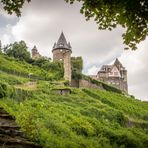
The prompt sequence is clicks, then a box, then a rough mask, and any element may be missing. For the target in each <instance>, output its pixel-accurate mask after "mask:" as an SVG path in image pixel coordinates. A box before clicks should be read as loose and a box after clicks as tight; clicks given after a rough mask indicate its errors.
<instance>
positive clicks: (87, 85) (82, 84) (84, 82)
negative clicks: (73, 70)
mask: <svg viewBox="0 0 148 148" xmlns="http://www.w3.org/2000/svg"><path fill="white" fill-rule="evenodd" d="M79 87H80V88H83V87H84V88H95V89H103V87H102V86H101V85H100V86H99V85H96V84H93V83H92V82H90V81H88V80H83V79H82V80H80V81H79Z"/></svg>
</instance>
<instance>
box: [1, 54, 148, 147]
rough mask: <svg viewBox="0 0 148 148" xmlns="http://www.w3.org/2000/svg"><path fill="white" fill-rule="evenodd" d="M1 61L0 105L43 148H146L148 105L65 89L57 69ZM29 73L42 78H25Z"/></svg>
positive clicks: (110, 94)
mask: <svg viewBox="0 0 148 148" xmlns="http://www.w3.org/2000/svg"><path fill="white" fill-rule="evenodd" d="M0 63H1V64H0V69H1V71H0V107H3V108H4V109H5V110H6V111H8V112H9V113H10V114H11V115H14V116H15V117H16V121H17V123H18V124H19V125H20V126H21V130H22V131H24V132H25V133H26V135H27V136H28V137H29V138H30V139H32V140H34V141H36V142H38V143H39V144H41V145H42V146H43V147H44V148H50V147H53V148H54V147H55V148H59V147H61V148H62V147H63V148H65V147H67V148H69V147H73V148H74V147H85V148H94V147H97V148H98V147H100V148H105V147H106V148H110V147H113V148H116V147H117V148H118V147H126V148H129V147H130V148H139V147H140V148H146V147H147V146H148V136H147V135H148V104H147V103H144V102H142V101H140V100H136V99H133V98H131V97H129V96H125V95H123V94H120V93H116V91H115V90H114V89H112V90H109V91H105V90H96V89H87V88H83V89H78V88H71V87H67V86H63V83H62V81H57V78H56V77H53V76H55V75H56V74H55V73H56V71H57V69H56V70H55V73H54V70H53V71H52V73H51V72H49V71H47V70H43V69H42V68H40V67H39V66H33V65H31V64H28V63H26V62H21V61H18V60H16V59H13V58H10V57H7V56H4V55H0ZM12 71H17V72H16V73H15V72H14V73H12ZM30 72H32V73H33V75H36V76H38V77H36V79H33V78H30V77H26V75H24V74H26V73H30ZM43 72H45V73H49V76H50V77H44V76H45V75H43ZM19 73H21V74H20V75H19V76H18V74H19ZM40 77H42V78H46V79H47V78H50V79H51V80H54V81H51V80H50V79H49V80H48V81H47V80H46V79H40ZM92 81H93V80H92ZM94 83H99V82H98V81H97V82H96V81H95V82H94ZM100 83H101V82H100ZM100 83H99V84H98V85H100ZM108 87H110V86H108ZM57 88H58V89H62V90H64V89H68V90H70V94H68V95H59V94H57V93H56V91H55V90H56V89H57Z"/></svg>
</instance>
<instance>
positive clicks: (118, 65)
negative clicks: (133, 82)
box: [114, 58, 125, 70]
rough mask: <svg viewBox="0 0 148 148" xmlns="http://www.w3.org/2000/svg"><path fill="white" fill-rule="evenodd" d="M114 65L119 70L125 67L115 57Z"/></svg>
mask: <svg viewBox="0 0 148 148" xmlns="http://www.w3.org/2000/svg"><path fill="white" fill-rule="evenodd" d="M114 65H115V66H116V67H117V68H118V69H119V70H125V67H123V65H122V64H121V62H120V61H119V60H118V58H116V60H115V62H114Z"/></svg>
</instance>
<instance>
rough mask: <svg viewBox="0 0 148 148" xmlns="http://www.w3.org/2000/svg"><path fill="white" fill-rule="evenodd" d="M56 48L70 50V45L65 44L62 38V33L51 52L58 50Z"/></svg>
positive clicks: (63, 37)
mask: <svg viewBox="0 0 148 148" xmlns="http://www.w3.org/2000/svg"><path fill="white" fill-rule="evenodd" d="M58 48H60V49H61V48H63V49H69V50H71V45H70V43H67V41H66V38H65V36H64V33H63V32H62V33H61V35H60V37H59V39H58V42H57V43H55V44H54V46H53V50H54V49H58Z"/></svg>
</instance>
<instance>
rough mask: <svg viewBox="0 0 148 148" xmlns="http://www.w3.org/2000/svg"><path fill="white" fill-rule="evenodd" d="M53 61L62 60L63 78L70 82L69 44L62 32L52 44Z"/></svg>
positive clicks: (70, 51)
mask: <svg viewBox="0 0 148 148" xmlns="http://www.w3.org/2000/svg"><path fill="white" fill-rule="evenodd" d="M52 53H53V61H63V64H64V78H65V80H69V82H71V53H72V50H71V45H70V43H67V41H66V38H65V36H64V33H63V32H62V33H61V35H60V37H59V40H58V42H57V43H55V44H54V46H53V50H52Z"/></svg>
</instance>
